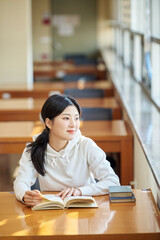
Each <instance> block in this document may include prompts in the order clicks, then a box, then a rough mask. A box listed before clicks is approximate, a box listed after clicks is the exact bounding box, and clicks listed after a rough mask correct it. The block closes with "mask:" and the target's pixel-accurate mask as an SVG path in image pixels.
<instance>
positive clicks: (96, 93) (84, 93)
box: [64, 88, 105, 98]
mask: <svg viewBox="0 0 160 240" xmlns="http://www.w3.org/2000/svg"><path fill="white" fill-rule="evenodd" d="M64 94H65V95H69V96H72V97H74V98H103V97H104V96H105V92H104V90H103V89H98V88H96V89H94V88H84V89H77V88H68V89H65V90H64Z"/></svg>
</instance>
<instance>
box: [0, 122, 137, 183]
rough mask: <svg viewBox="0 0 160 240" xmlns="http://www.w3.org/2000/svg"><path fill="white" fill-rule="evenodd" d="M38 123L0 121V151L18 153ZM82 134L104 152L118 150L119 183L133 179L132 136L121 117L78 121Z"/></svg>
mask: <svg viewBox="0 0 160 240" xmlns="http://www.w3.org/2000/svg"><path fill="white" fill-rule="evenodd" d="M42 129H43V125H42V123H41V122H34V121H23V122H21V121H20V122H18V121H14V122H0V153H1V154H5V153H22V151H23V149H24V147H25V145H26V143H27V142H31V141H32V137H33V135H35V134H38V133H40V132H41V131H42ZM81 131H82V134H83V135H85V136H87V137H90V138H92V139H93V140H94V141H95V142H96V143H97V145H98V146H99V147H101V148H102V149H103V150H104V151H105V152H106V153H107V152H118V153H120V179H121V184H129V183H130V181H133V136H132V133H131V131H130V129H129V127H128V125H127V124H126V123H125V122H124V121H123V120H112V121H84V122H81Z"/></svg>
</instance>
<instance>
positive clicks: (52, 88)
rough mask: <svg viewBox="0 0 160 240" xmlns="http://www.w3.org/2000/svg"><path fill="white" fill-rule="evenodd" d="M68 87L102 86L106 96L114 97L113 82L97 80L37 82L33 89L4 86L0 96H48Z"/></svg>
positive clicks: (62, 91)
mask: <svg viewBox="0 0 160 240" xmlns="http://www.w3.org/2000/svg"><path fill="white" fill-rule="evenodd" d="M66 88H80V89H82V88H100V89H103V90H104V91H105V96H106V97H113V95H114V90H113V86H112V83H111V82H109V81H95V82H86V83H84V82H83V81H79V82H72V83H64V82H45V83H44V82H37V83H34V88H33V90H27V89H25V88H23V87H22V86H21V87H18V86H16V85H15V86H14V87H13V86H12V88H9V87H8V88H3V89H1V90H0V98H26V97H32V98H47V97H48V96H49V95H50V94H53V93H54V92H57V91H58V92H60V93H62V94H63V93H64V90H65V89H66Z"/></svg>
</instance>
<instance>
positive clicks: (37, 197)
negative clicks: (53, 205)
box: [23, 190, 42, 207]
mask: <svg viewBox="0 0 160 240" xmlns="http://www.w3.org/2000/svg"><path fill="white" fill-rule="evenodd" d="M23 201H24V202H25V204H26V205H27V206H28V207H33V206H35V205H37V204H39V203H40V202H41V201H42V196H41V193H40V191H38V190H32V191H26V192H25V194H24V197H23Z"/></svg>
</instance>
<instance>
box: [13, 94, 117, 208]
mask: <svg viewBox="0 0 160 240" xmlns="http://www.w3.org/2000/svg"><path fill="white" fill-rule="evenodd" d="M80 114H81V111H80V107H79V105H78V103H77V102H76V101H75V100H74V99H73V98H71V97H69V96H68V97H67V96H64V95H58V94H55V95H52V96H50V97H49V98H48V99H47V100H46V102H45V103H44V105H43V107H42V110H41V117H42V119H43V121H44V123H45V129H44V130H43V132H42V133H40V134H38V135H36V136H34V138H33V140H34V141H33V142H32V143H30V144H29V145H28V146H27V147H26V148H25V150H24V152H23V154H22V157H21V160H20V168H19V172H18V176H17V178H16V180H15V181H14V191H15V194H16V197H17V199H18V200H20V201H22V202H24V203H25V204H26V205H27V206H30V207H32V206H34V205H36V204H38V203H39V202H40V201H41V200H42V199H41V195H40V192H39V191H38V190H31V186H32V185H33V184H34V183H35V181H36V179H37V177H38V180H39V184H40V189H41V191H60V193H59V194H58V196H60V197H62V198H64V197H66V196H71V195H73V196H78V195H103V194H106V193H107V192H108V186H109V185H119V178H118V177H117V175H116V174H115V173H114V171H113V169H112V168H111V167H110V163H109V162H108V161H107V160H106V154H105V153H104V152H103V151H102V150H101V149H100V148H99V147H98V146H97V145H96V144H95V142H93V141H92V140H91V139H90V138H87V137H84V136H82V135H81V132H80V130H79V126H80V121H79V118H80ZM93 131H94V130H93ZM95 178H96V179H98V181H95Z"/></svg>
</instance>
